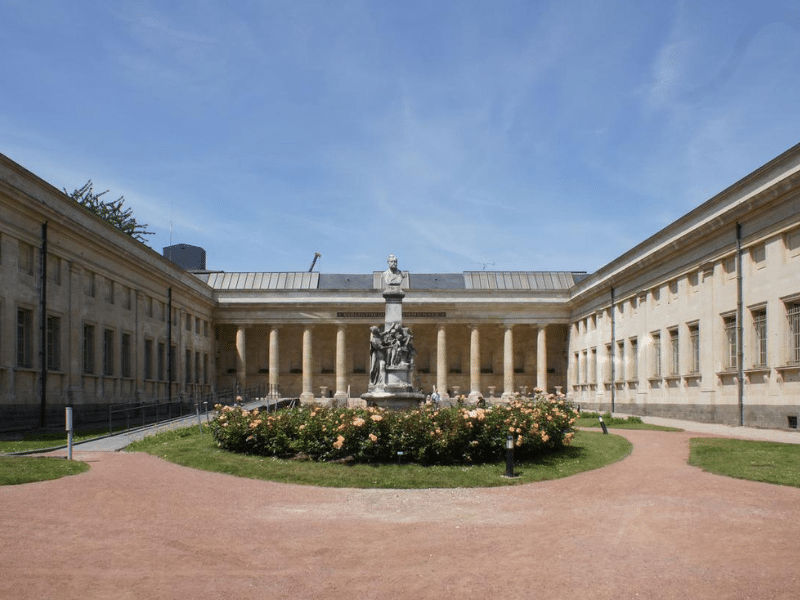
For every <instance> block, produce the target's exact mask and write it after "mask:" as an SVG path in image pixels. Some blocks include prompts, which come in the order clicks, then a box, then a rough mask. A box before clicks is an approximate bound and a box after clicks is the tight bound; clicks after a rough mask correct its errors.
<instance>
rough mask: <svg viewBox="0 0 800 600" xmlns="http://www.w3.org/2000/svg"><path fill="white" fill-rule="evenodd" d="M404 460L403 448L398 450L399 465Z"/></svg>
mask: <svg viewBox="0 0 800 600" xmlns="http://www.w3.org/2000/svg"><path fill="white" fill-rule="evenodd" d="M402 460H403V451H402V450H398V451H397V464H398V465H399V464H400V463H401V462H402Z"/></svg>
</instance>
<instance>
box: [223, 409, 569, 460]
mask: <svg viewBox="0 0 800 600" xmlns="http://www.w3.org/2000/svg"><path fill="white" fill-rule="evenodd" d="M217 409H218V410H219V411H220V412H219V414H218V416H217V417H216V418H215V419H214V421H212V423H211V428H212V431H213V434H214V439H215V440H216V442H217V445H218V446H219V447H220V448H223V449H225V450H230V451H233V452H241V453H247V454H258V455H264V456H279V457H286V456H293V455H298V454H304V455H307V456H308V457H310V458H313V459H315V460H320V461H329V460H337V459H342V458H352V460H354V461H356V462H373V463H374V462H387V461H390V460H394V459H395V458H396V457H397V453H398V452H402V453H403V455H404V459H405V460H407V461H411V462H416V463H420V464H461V463H473V464H474V463H484V462H491V461H497V460H501V459H502V458H503V457H504V456H505V440H506V436H507V435H508V434H509V433H511V434H513V436H514V445H515V449H514V456H515V459H517V460H525V459H528V458H532V457H535V456H537V455H540V454H543V453H548V452H552V451H554V450H557V449H559V448H562V447H563V446H565V445H568V444H569V443H570V441H571V440H572V437H573V435H574V429H573V424H574V423H575V419H576V417H577V414H576V412H575V410H574V409H573V408H572V405H571V404H570V403H568V402H567V401H566V400H565V398H564V397H563V396H558V397H556V396H549V397H546V396H544V395H542V394H539V395H537V396H535V397H534V398H524V397H519V398H517V399H515V400H513V401H512V402H510V403H509V404H501V405H497V406H493V407H490V408H479V407H476V408H468V407H464V406H456V407H452V408H442V409H436V408H434V407H433V406H430V405H428V406H424V407H423V408H421V409H419V410H411V411H404V412H394V411H385V410H382V409H378V408H323V407H319V406H310V407H302V408H291V409H283V410H280V411H277V412H274V413H264V412H259V411H258V410H254V411H246V410H243V409H241V408H238V407H236V408H233V407H229V406H226V407H217Z"/></svg>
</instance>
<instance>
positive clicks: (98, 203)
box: [64, 179, 153, 242]
mask: <svg viewBox="0 0 800 600" xmlns="http://www.w3.org/2000/svg"><path fill="white" fill-rule="evenodd" d="M64 193H65V194H66V195H67V196H69V197H70V198H72V199H73V200H75V202H77V203H78V204H80V205H81V206H84V207H86V208H88V209H89V210H90V211H92V212H93V213H94V214H96V215H97V216H99V217H100V218H101V219H104V220H105V221H108V222H109V223H111V224H112V225H113V226H114V227H116V228H117V229H119V230H120V231H122V232H123V233H127V234H128V235H129V236H131V237H132V238H134V239H137V240H139V241H140V242H146V238H145V236H147V235H153V232H152V231H148V229H147V227H148V225H147V223H139V222H138V221H137V220H136V219H135V218H134V216H133V209H132V208H125V207H124V204H125V198H124V197H123V196H120V197H119V198H117V199H116V200H109V201H106V200H103V199H102V196H103V195H104V194H107V193H108V190H106V191H104V192H100V193H99V194H96V193H95V192H94V190H93V184H92V180H91V179H90V180H89V181H87V182H86V183H85V184H84V185H83V186H82V187H80V188H77V189H75V190H73V191H72V192H68V191H67V190H66V188H64Z"/></svg>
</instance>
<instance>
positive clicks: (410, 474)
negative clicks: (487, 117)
mask: <svg viewBox="0 0 800 600" xmlns="http://www.w3.org/2000/svg"><path fill="white" fill-rule="evenodd" d="M127 450H128V451H139V452H148V453H150V454H153V455H155V456H158V457H161V458H164V459H166V460H169V461H171V462H174V463H177V464H180V465H184V466H188V467H193V468H196V469H203V470H206V471H215V472H219V473H228V474H230V475H236V476H239V477H249V478H253V479H266V480H271V481H280V482H285V483H299V484H305V485H319V486H327V487H352V488H393V489H413V488H453V487H493V486H501V485H517V484H520V483H531V482H534V481H544V480H548V479H558V478H561V477H569V476H570V475H574V474H576V473H581V472H583V471H590V470H592V469H598V468H600V467H604V466H606V465H608V464H611V463H614V462H616V461H619V460H622V459H623V458H625V457H626V456H627V455H628V454H629V453H630V451H631V444H630V443H629V442H628V441H627V440H626V439H624V438H622V437H620V436H616V435H603V434H602V433H599V432H598V433H594V432H583V431H580V432H578V433H576V435H575V439H574V440H573V443H572V445H571V446H569V447H568V448H566V449H565V450H563V451H562V452H560V453H558V454H555V455H549V456H546V457H543V458H542V459H541V460H539V461H536V462H529V463H522V464H517V465H516V466H515V472H516V474H518V475H519V477H518V478H516V479H507V478H504V477H502V475H503V474H504V473H505V463H501V464H488V465H464V466H427V467H425V466H419V465H414V464H400V465H398V464H396V463H391V464H373V465H364V464H360V465H346V464H339V463H318V462H313V461H308V460H304V461H299V460H285V459H277V458H273V457H264V456H247V455H241V454H235V453H232V452H227V451H224V450H220V449H219V448H217V446H216V444H215V442H214V440H213V438H212V436H211V435H210V433H208V432H206V433H205V434H204V435H202V436H201V435H200V433H199V432H198V430H197V428H196V427H193V428H187V429H180V430H177V431H168V432H163V433H159V434H156V435H154V436H150V437H148V438H145V439H144V440H142V441H140V442H134V443H133V444H131V445H130V446H128V448H127Z"/></svg>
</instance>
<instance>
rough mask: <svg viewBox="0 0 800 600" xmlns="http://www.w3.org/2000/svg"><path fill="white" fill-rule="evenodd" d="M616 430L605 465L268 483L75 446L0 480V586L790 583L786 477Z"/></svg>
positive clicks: (559, 587)
mask: <svg viewBox="0 0 800 600" xmlns="http://www.w3.org/2000/svg"><path fill="white" fill-rule="evenodd" d="M616 433H619V434H620V435H623V436H625V437H626V438H628V439H629V440H630V441H631V442H632V443H633V445H634V450H633V453H632V454H631V455H630V456H629V457H627V458H626V459H624V460H623V461H621V462H619V463H616V464H613V465H611V466H609V467H606V468H604V469H599V470H597V471H591V472H588V473H583V474H580V475H577V476H574V477H570V478H567V479H562V480H557V481H549V482H542V483H535V484H529V485H524V486H517V487H503V488H491V489H456V490H436V489H433V490H402V491H399V490H398V491H394V490H351V489H330V488H317V487H305V486H297V485H288V484H278V483H272V482H264V481H255V480H247V479H238V478H235V477H232V476H227V475H221V474H216V473H208V472H203V471H196V470H192V469H188V468H185V467H180V466H177V465H174V464H171V463H168V462H165V461H162V460H159V459H158V458H156V457H153V456H151V455H147V454H141V453H125V452H109V451H106V452H102V451H101V452H97V451H95V452H89V451H85V450H83V451H82V450H81V449H80V447H77V448H76V450H75V458H78V459H80V460H85V461H87V462H89V463H90V465H91V470H90V471H89V472H87V473H85V474H82V475H77V476H72V477H66V478H63V479H59V480H55V481H45V482H39V483H33V484H26V485H20V486H8V487H4V488H0V507H2V513H0V514H1V515H2V516H0V518H1V519H2V527H0V597H2V598H7V599H19V600H23V599H34V598H35V599H45V598H47V599H61V598H108V599H114V598H126V599H127V598H181V599H186V598H192V599H195V598H292V599H299V598H374V599H387V598H494V597H502V598H542V597H546V598H597V599H603V598H614V599H616V598H693V599H701V598H709V599H711V598H713V599H715V600H717V599H723V598H736V599H739V598H753V599H759V600H761V599H775V598H782V599H783V598H785V599H790V598H791V599H794V598H797V597H798V589H800V563H798V560H797V558H798V556H800V489H797V488H788V487H782V486H775V485H769V484H763V483H755V482H750V481H740V480H735V479H730V478H726V477H722V476H718V475H712V474H708V473H704V472H702V471H701V470H699V469H697V468H694V467H690V466H688V465H687V464H686V460H687V458H688V454H689V450H688V441H689V438H691V437H696V436H698V435H708V434H702V433H701V434H698V433H690V432H684V433H664V432H656V431H617V432H616ZM790 435H791V434H790ZM798 451H800V447H798ZM57 454H60V455H64V451H63V450H62V451H60V452H59V453H57ZM498 475H500V473H498Z"/></svg>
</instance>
